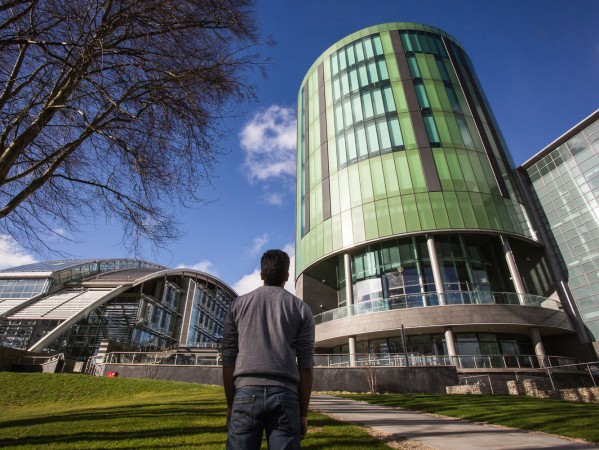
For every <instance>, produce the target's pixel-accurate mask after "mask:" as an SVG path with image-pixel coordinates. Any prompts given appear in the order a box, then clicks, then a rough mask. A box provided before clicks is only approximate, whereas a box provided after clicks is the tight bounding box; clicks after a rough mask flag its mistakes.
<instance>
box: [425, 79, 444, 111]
mask: <svg viewBox="0 0 599 450" xmlns="http://www.w3.org/2000/svg"><path fill="white" fill-rule="evenodd" d="M424 88H425V91H426V96H427V97H428V102H429V104H430V105H431V108H434V109H440V108H441V103H440V102H439V97H437V90H436V89H435V84H434V83H433V82H432V81H431V80H425V81H424Z"/></svg>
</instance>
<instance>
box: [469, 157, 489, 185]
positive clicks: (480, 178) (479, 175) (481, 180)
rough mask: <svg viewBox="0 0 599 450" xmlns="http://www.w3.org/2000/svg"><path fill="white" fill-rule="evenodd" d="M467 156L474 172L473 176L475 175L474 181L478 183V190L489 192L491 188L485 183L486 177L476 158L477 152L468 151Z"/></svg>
mask: <svg viewBox="0 0 599 450" xmlns="http://www.w3.org/2000/svg"><path fill="white" fill-rule="evenodd" d="M468 156H469V157H470V158H469V159H470V165H471V166H472V170H473V172H474V176H475V177H476V182H477V183H478V187H479V188H480V191H481V192H486V193H490V192H491V188H490V186H489V184H488V183H487V177H486V176H485V171H484V169H483V166H482V165H481V163H480V159H479V158H478V153H477V152H468ZM493 184H495V183H493Z"/></svg>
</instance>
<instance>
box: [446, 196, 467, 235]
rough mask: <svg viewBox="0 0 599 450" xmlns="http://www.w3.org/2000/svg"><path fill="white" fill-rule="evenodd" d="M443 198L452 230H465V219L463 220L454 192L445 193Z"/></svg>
mask: <svg viewBox="0 0 599 450" xmlns="http://www.w3.org/2000/svg"><path fill="white" fill-rule="evenodd" d="M443 198H444V200H445V209H446V211H447V216H448V218H449V226H450V228H464V219H462V213H461V211H460V205H459V204H458V198H457V196H456V194H455V193H454V192H443Z"/></svg>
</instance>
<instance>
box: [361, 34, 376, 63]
mask: <svg viewBox="0 0 599 450" xmlns="http://www.w3.org/2000/svg"><path fill="white" fill-rule="evenodd" d="M363 43H364V54H365V55H366V58H367V59H368V58H372V57H374V50H373V48H372V41H371V40H370V39H369V38H367V39H364V41H363Z"/></svg>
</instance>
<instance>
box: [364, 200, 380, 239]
mask: <svg viewBox="0 0 599 450" xmlns="http://www.w3.org/2000/svg"><path fill="white" fill-rule="evenodd" d="M362 210H363V212H364V234H365V236H364V237H365V238H366V240H369V239H376V238H377V237H379V230H378V226H377V217H376V209H375V207H374V203H366V204H364V205H363V206H362Z"/></svg>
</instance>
